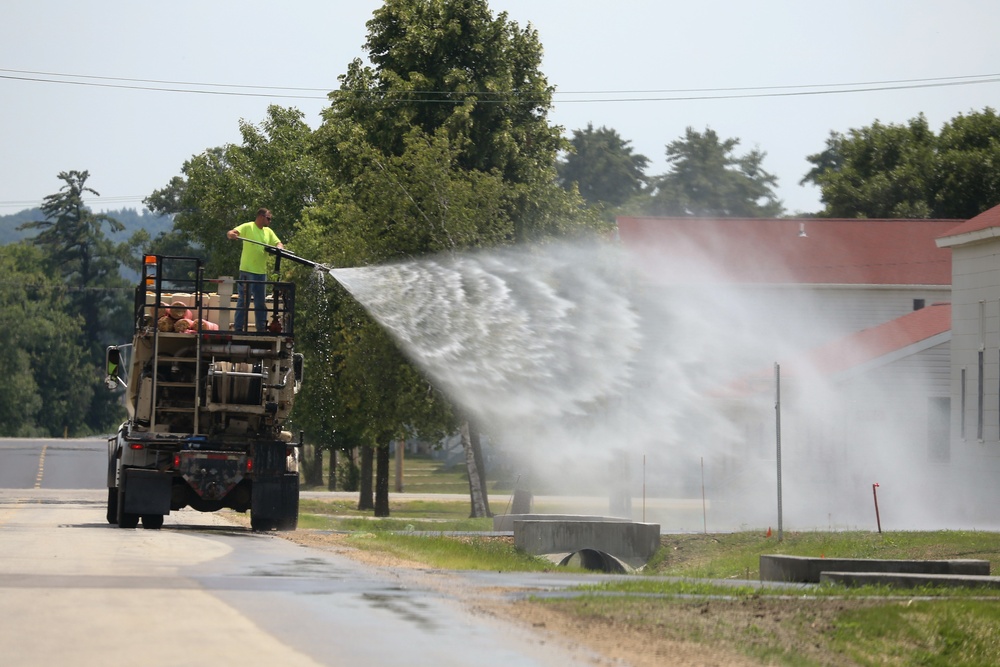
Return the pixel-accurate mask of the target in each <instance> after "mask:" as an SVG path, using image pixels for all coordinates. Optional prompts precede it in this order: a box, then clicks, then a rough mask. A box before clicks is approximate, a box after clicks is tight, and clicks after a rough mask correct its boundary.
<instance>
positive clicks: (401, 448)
mask: <svg viewBox="0 0 1000 667" xmlns="http://www.w3.org/2000/svg"><path fill="white" fill-rule="evenodd" d="M405 454H406V440H404V439H403V438H400V439H399V440H397V441H396V493H402V492H403V457H404V455H405Z"/></svg>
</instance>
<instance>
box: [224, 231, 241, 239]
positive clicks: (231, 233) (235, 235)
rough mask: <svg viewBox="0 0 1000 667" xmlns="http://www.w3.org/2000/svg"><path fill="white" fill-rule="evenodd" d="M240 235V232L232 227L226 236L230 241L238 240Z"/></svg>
mask: <svg viewBox="0 0 1000 667" xmlns="http://www.w3.org/2000/svg"><path fill="white" fill-rule="evenodd" d="M239 237H240V233H239V232H238V231H236V230H235V229H230V230H229V231H228V232H226V238H228V239H229V240H230V241H233V240H236V239H238V238H239Z"/></svg>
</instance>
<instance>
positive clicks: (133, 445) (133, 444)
mask: <svg viewBox="0 0 1000 667" xmlns="http://www.w3.org/2000/svg"><path fill="white" fill-rule="evenodd" d="M143 447H144V445H143V444H142V443H141V442H130V443H128V448H129V449H142V448H143Z"/></svg>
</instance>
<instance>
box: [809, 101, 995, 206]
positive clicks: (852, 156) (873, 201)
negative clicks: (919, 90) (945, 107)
mask: <svg viewBox="0 0 1000 667" xmlns="http://www.w3.org/2000/svg"><path fill="white" fill-rule="evenodd" d="M807 159H808V160H809V162H811V163H812V164H813V165H814V167H813V168H812V169H811V170H810V171H809V173H808V174H806V176H805V178H803V181H802V182H804V183H805V182H811V183H814V184H816V185H818V186H819V188H820V191H821V199H822V201H823V203H824V205H825V208H824V210H823V211H822V213H821V214H822V215H824V216H826V217H846V218H854V217H866V218H958V219H966V218H972V217H974V216H976V215H978V214H979V213H982V212H983V211H985V210H986V209H988V208H991V207H992V206H995V205H996V204H997V203H1000V168H998V165H1000V117H998V116H997V114H996V112H995V111H994V110H993V109H991V108H986V109H985V110H984V111H982V112H976V113H970V114H968V115H963V114H959V115H958V116H957V117H955V118H953V119H952V120H951V121H949V122H948V123H945V125H944V126H943V127H942V129H941V132H940V134H938V135H935V134H934V132H933V131H932V130H931V129H930V127H929V125H928V123H927V119H926V118H925V117H924V115H923V114H920V115H918V116H917V117H915V118H912V119H910V121H909V122H907V123H906V124H903V125H897V124H883V123H881V122H879V121H877V120H876V121H875V122H874V123H872V124H871V125H869V126H866V127H862V128H856V129H851V130H849V131H848V132H847V133H840V132H831V133H830V136H829V138H828V139H827V141H826V149H825V150H823V151H822V152H820V153H816V154H814V155H810V156H809V157H808V158H807Z"/></svg>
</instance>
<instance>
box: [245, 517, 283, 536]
mask: <svg viewBox="0 0 1000 667" xmlns="http://www.w3.org/2000/svg"><path fill="white" fill-rule="evenodd" d="M276 527H277V526H276V525H275V521H274V519H272V518H271V517H255V516H254V515H253V513H252V512H251V514H250V530H252V531H253V532H255V533H266V532H268V531H269V530H274V529H275V528H276Z"/></svg>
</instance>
